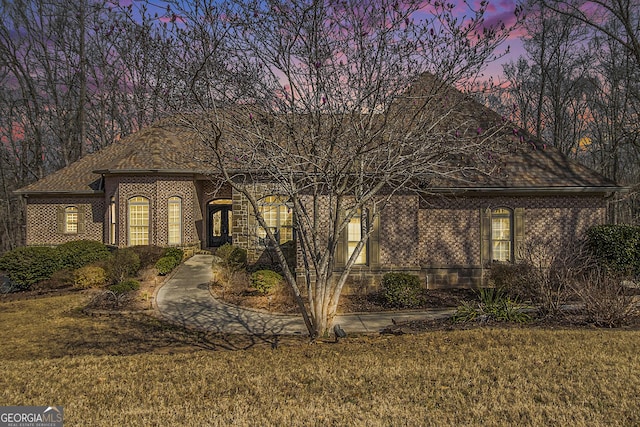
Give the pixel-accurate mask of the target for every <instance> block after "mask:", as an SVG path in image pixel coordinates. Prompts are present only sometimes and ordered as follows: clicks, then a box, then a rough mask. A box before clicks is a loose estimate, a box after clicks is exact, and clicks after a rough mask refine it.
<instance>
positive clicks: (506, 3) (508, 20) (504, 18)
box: [113, 0, 523, 82]
mask: <svg viewBox="0 0 640 427" xmlns="http://www.w3.org/2000/svg"><path fill="white" fill-rule="evenodd" d="M445 1H446V0H445ZM113 2H114V3H119V5H120V6H129V5H132V4H133V5H134V6H135V3H136V1H135V0H113ZM449 2H450V3H452V4H454V5H455V7H454V9H453V11H454V13H456V14H457V15H458V16H459V17H461V18H462V17H463V16H464V15H467V16H469V15H470V14H471V12H470V10H469V8H468V6H467V5H466V4H465V2H464V1H462V0H450V1H449ZM481 2H483V0H467V3H468V4H469V5H471V7H472V8H474V9H478V8H479V7H480V4H481ZM161 3H162V2H159V3H158V4H161ZM485 3H486V4H487V13H486V17H485V22H486V24H487V25H489V26H491V25H495V24H497V23H499V22H504V24H505V25H506V26H510V25H513V24H514V23H515V21H516V16H515V14H514V11H515V8H516V1H515V0H488V1H486V2H485ZM159 11H160V14H161V15H162V14H163V12H164V13H166V9H165V8H164V7H163V8H160V7H159ZM160 19H161V20H163V18H160ZM169 19H170V18H169V17H165V18H164V20H169ZM178 19H179V18H178ZM520 35H521V31H515V32H513V33H512V34H511V36H510V37H509V39H508V40H506V41H505V43H504V44H503V45H502V46H501V47H500V48H499V49H498V51H497V52H496V53H504V52H505V51H506V49H507V46H508V47H509V53H508V54H507V55H504V56H503V57H502V58H500V59H499V60H497V61H495V62H492V63H490V64H488V65H487V68H486V70H485V72H484V74H485V77H486V78H489V77H493V79H494V81H496V82H497V81H498V79H499V78H500V77H501V76H502V74H503V73H502V64H504V63H506V62H508V61H510V60H515V59H517V58H518V56H520V55H521V54H522V53H523V48H522V42H521V41H520V39H519V36H520Z"/></svg>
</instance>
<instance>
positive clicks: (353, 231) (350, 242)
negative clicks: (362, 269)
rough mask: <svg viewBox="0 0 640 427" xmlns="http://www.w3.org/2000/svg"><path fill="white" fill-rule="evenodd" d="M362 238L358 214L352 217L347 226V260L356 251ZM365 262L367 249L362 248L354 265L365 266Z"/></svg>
mask: <svg viewBox="0 0 640 427" xmlns="http://www.w3.org/2000/svg"><path fill="white" fill-rule="evenodd" d="M361 237H362V227H361V226H360V213H358V214H357V215H356V216H354V217H352V218H351V220H350V221H349V225H348V226H347V260H348V259H349V258H351V255H352V254H353V252H354V251H355V249H356V246H357V245H358V243H359V242H360V239H361ZM366 262H367V247H366V246H364V247H363V248H362V250H361V251H360V254H359V255H358V258H357V259H356V262H355V263H356V264H366Z"/></svg>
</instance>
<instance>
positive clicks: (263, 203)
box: [256, 194, 296, 248]
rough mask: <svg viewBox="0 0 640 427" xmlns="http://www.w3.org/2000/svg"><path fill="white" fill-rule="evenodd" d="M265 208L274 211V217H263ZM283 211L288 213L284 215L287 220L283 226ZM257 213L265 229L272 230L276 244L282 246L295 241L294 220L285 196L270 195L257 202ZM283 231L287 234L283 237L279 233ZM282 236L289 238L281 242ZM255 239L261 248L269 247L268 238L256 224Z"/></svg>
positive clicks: (291, 209)
mask: <svg viewBox="0 0 640 427" xmlns="http://www.w3.org/2000/svg"><path fill="white" fill-rule="evenodd" d="M265 207H269V208H270V211H273V210H275V215H274V216H272V217H269V219H268V217H266V216H265V211H264V208H265ZM283 209H287V211H288V212H287V214H286V216H288V220H289V224H288V225H287V224H283ZM258 211H259V213H260V215H261V216H262V218H263V219H264V221H265V222H266V223H267V227H268V228H270V229H271V230H272V232H273V234H274V235H275V236H276V238H277V239H278V244H280V245H283V244H285V243H287V242H289V241H295V240H296V236H295V227H294V221H295V219H294V216H293V208H292V206H291V202H289V201H288V200H286V196H282V195H278V194H272V195H268V196H265V197H263V198H262V199H260V201H259V202H258ZM272 218H274V219H275V224H274V225H270V222H271V220H272ZM284 222H285V223H286V222H287V220H286V219H284ZM283 229H284V230H288V232H287V233H286V234H284V235H283V234H282V233H281V230H283ZM283 236H286V237H288V236H291V238H290V239H287V240H284V241H283V240H282V239H283ZM256 238H257V243H258V246H260V247H263V248H264V247H268V246H270V242H269V241H268V238H267V232H266V231H265V230H264V229H263V228H262V226H261V225H260V224H259V223H258V224H256Z"/></svg>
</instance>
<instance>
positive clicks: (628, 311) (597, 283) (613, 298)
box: [568, 265, 637, 328]
mask: <svg viewBox="0 0 640 427" xmlns="http://www.w3.org/2000/svg"><path fill="white" fill-rule="evenodd" d="M624 283H625V281H624V277H623V276H622V275H620V274H615V273H613V272H611V271H610V270H609V269H607V268H603V267H602V266H599V265H595V266H593V265H592V266H591V267H590V268H589V269H585V270H583V271H580V272H579V274H577V275H575V276H574V277H572V278H571V280H570V281H569V285H568V286H569V287H570V288H571V290H572V291H573V292H574V293H575V295H576V296H577V297H578V299H579V301H580V302H582V303H583V308H582V312H583V313H584V314H585V315H586V317H587V320H588V321H589V322H592V323H593V324H595V325H596V326H602V327H607V328H617V327H620V326H623V325H625V324H626V323H628V320H629V319H630V318H631V316H633V315H635V314H636V313H637V307H636V304H635V301H634V299H633V296H632V295H630V294H629V293H628V292H627V290H626V289H625V287H624Z"/></svg>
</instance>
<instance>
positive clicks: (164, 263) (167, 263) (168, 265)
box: [156, 256, 179, 276]
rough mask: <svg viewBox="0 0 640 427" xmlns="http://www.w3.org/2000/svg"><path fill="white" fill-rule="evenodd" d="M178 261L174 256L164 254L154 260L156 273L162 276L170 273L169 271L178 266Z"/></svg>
mask: <svg viewBox="0 0 640 427" xmlns="http://www.w3.org/2000/svg"><path fill="white" fill-rule="evenodd" d="M178 264H179V262H178V261H176V259H175V258H173V257H170V256H164V257H162V258H160V259H159V260H158V262H156V269H157V270H158V274H159V275H161V276H164V275H165V274H168V273H171V271H172V270H173V269H174V268H176V267H177V266H178Z"/></svg>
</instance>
